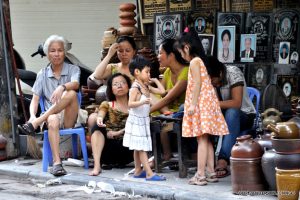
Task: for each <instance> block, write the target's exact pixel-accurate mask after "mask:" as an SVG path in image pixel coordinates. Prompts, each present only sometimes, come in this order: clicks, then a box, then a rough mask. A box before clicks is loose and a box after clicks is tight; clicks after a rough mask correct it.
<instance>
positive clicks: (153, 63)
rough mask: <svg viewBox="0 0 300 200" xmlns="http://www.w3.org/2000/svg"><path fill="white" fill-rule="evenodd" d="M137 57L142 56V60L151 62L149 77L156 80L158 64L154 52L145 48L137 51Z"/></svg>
mask: <svg viewBox="0 0 300 200" xmlns="http://www.w3.org/2000/svg"><path fill="white" fill-rule="evenodd" d="M138 55H141V56H143V57H144V58H146V59H147V60H149V61H150V62H151V71H150V74H151V77H152V78H158V77H159V74H160V72H159V62H158V59H157V56H156V54H155V52H154V51H153V50H152V49H150V48H147V47H144V48H142V49H140V50H138Z"/></svg>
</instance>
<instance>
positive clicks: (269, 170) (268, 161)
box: [261, 149, 276, 191]
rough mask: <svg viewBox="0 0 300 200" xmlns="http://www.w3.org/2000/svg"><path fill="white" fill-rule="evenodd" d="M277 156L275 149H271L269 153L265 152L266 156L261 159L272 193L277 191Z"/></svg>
mask: <svg viewBox="0 0 300 200" xmlns="http://www.w3.org/2000/svg"><path fill="white" fill-rule="evenodd" d="M275 155H276V152H275V151H274V149H270V150H268V151H265V153H264V155H263V156H262V158H261V166H262V170H263V173H264V175H265V178H266V181H267V182H268V185H269V190H270V191H275V190H276V171H275V168H276V165H275Z"/></svg>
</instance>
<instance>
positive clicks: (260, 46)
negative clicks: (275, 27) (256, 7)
mask: <svg viewBox="0 0 300 200" xmlns="http://www.w3.org/2000/svg"><path fill="white" fill-rule="evenodd" d="M271 19H272V14H271V13H248V15H247V22H246V33H248V34H256V57H255V59H254V61H258V62H260V61H263V62H265V61H271V59H272V53H271V51H272V49H271V48H272V45H271V30H272V23H271Z"/></svg>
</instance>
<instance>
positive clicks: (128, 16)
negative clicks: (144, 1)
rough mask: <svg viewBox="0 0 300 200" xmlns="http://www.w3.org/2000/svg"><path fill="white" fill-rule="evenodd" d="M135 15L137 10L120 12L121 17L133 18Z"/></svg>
mask: <svg viewBox="0 0 300 200" xmlns="http://www.w3.org/2000/svg"><path fill="white" fill-rule="evenodd" d="M135 16H136V13H135V12H120V14H119V18H121V19H133V18H134V17H135Z"/></svg>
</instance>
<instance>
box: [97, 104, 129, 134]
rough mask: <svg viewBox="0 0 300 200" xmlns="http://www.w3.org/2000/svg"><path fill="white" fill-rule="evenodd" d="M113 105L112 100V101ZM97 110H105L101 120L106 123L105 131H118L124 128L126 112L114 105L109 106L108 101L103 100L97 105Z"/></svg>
mask: <svg viewBox="0 0 300 200" xmlns="http://www.w3.org/2000/svg"><path fill="white" fill-rule="evenodd" d="M112 105H114V102H112ZM99 110H104V111H105V112H106V115H105V118H104V120H103V122H104V123H105V125H106V130H107V131H119V130H121V129H123V128H125V124H126V120H127V117H128V113H123V112H121V111H119V110H117V109H116V108H114V107H111V106H110V105H109V103H108V101H103V102H102V103H101V105H100V106H99Z"/></svg>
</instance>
